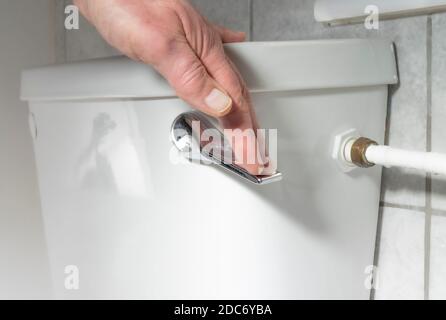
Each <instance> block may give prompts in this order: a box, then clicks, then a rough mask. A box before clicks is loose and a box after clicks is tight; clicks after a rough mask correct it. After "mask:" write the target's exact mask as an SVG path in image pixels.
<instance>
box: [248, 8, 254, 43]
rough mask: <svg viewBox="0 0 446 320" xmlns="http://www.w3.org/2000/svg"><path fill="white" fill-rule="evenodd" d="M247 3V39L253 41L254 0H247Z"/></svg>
mask: <svg viewBox="0 0 446 320" xmlns="http://www.w3.org/2000/svg"><path fill="white" fill-rule="evenodd" d="M248 5H249V41H254V0H248Z"/></svg>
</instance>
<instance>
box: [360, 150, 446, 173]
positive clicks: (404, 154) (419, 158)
mask: <svg viewBox="0 0 446 320" xmlns="http://www.w3.org/2000/svg"><path fill="white" fill-rule="evenodd" d="M365 156H366V158H367V160H368V161H369V162H371V163H374V164H377V165H382V166H384V167H387V168H389V167H401V168H410V169H416V170H421V171H425V172H430V173H437V174H444V175H446V155H445V154H441V153H434V152H419V151H408V150H401V149H395V148H392V147H388V146H376V145H371V146H369V147H368V148H367V150H366V152H365Z"/></svg>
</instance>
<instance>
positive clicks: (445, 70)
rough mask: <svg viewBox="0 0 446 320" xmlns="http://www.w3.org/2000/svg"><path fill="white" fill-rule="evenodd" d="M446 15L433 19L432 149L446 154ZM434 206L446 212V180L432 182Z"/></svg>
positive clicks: (434, 178)
mask: <svg viewBox="0 0 446 320" xmlns="http://www.w3.org/2000/svg"><path fill="white" fill-rule="evenodd" d="M445 124H446V14H438V15H434V16H433V17H432V149H433V151H436V152H443V153H446V126H445ZM432 206H433V208H434V209H439V210H446V178H445V177H440V176H435V177H433V180H432Z"/></svg>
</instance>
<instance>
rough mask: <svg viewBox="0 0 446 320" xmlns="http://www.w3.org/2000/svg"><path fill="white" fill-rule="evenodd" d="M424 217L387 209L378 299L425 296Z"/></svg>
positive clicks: (381, 250) (377, 290)
mask: <svg viewBox="0 0 446 320" xmlns="http://www.w3.org/2000/svg"><path fill="white" fill-rule="evenodd" d="M424 216H425V215H424V213H423V212H417V211H409V210H403V209H396V208H387V207H385V208H384V211H383V221H382V230H381V239H380V249H379V258H378V273H377V275H378V278H377V279H378V281H377V284H378V287H377V288H376V289H375V299H376V300H388V299H420V300H421V299H424V221H425V217H424Z"/></svg>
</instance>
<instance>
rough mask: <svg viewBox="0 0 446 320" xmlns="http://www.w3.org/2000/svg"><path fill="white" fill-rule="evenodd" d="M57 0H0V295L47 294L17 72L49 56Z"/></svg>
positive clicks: (35, 190)
mask: <svg viewBox="0 0 446 320" xmlns="http://www.w3.org/2000/svg"><path fill="white" fill-rule="evenodd" d="M54 1H57V0H1V1H0V298H43V297H48V296H49V294H50V282H49V270H48V261H47V259H48V258H47V253H46V247H45V241H44V233H43V224H42V218H41V213H40V209H39V208H40V204H39V194H38V188H37V181H36V172H35V167H34V158H33V150H32V141H31V137H30V134H29V129H28V111H27V106H26V104H25V103H23V102H20V101H19V92H20V90H19V89H20V72H21V70H22V69H24V68H29V67H32V66H41V65H46V64H49V63H53V62H54V56H55V54H54V51H55V50H54V48H55V45H54V39H55V36H54V32H53V31H54V20H55V19H54V5H55V2H54Z"/></svg>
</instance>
